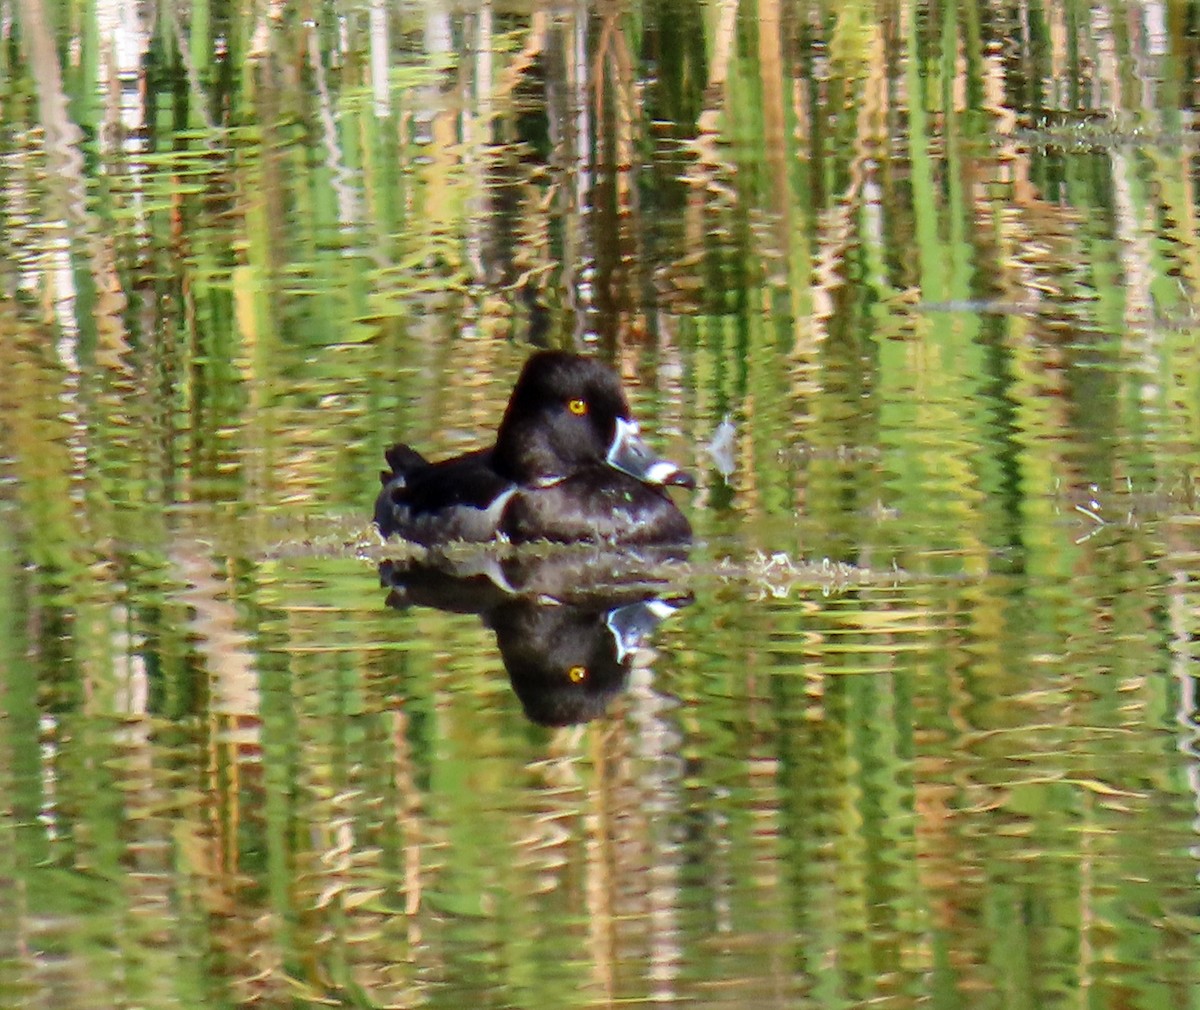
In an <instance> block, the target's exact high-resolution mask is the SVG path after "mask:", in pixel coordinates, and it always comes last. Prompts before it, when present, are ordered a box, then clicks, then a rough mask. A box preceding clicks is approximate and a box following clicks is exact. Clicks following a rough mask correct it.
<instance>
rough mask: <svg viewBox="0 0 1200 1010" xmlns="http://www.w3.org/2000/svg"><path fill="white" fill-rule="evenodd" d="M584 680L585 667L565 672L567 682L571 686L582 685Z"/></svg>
mask: <svg viewBox="0 0 1200 1010" xmlns="http://www.w3.org/2000/svg"><path fill="white" fill-rule="evenodd" d="M586 679H587V667H586V666H573V667H571V669H569V670H568V671H567V680H569V681H570V682H571V683H572V684H582V683H583V682H584V681H585V680H586Z"/></svg>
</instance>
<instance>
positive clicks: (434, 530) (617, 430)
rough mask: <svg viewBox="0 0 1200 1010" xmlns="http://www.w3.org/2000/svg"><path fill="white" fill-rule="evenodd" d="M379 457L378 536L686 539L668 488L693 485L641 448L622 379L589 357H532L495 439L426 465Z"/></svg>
mask: <svg viewBox="0 0 1200 1010" xmlns="http://www.w3.org/2000/svg"><path fill="white" fill-rule="evenodd" d="M384 458H385V459H386V461H387V469H385V470H381V471H380V474H379V479H380V483H381V485H382V487H381V488H380V491H379V495H378V497H377V498H376V500H375V516H374V518H375V524H376V526H377V527H378V529H379V532H380V534H381V535H382V536H384V537H385V538H386V537H391V536H399V537H402V538H403V539H405V540H409V541H412V542H414V543H417V544H420V545H423V546H427V547H437V546H442V545H447V544H450V543H454V542H458V541H467V542H476V543H480V542H486V541H491V540H499V539H504V540H508V541H510V542H512V543H517V544H521V543H528V542H531V541H537V540H546V541H551V542H557V543H580V542H596V543H607V544H621V545H631V546H636V545H659V544H662V545H670V544H686V543H689V542H690V541H691V537H692V528H691V525H690V523H689V522H688V520H687V518H686V517H685V516H684V514H683V513H682V512H681V511H680V510H679V507H678V506H677V505H676V504H675V502H674V501H673V500H672V499H671V496H670V494H669V493H668V488H671V487H682V488H694V487H695V486H696V484H695V480H694V479H693V478H692V476H691V475H690V474H689V473H687V472H686V471H685V470H683V469H682V468H681V467H680V466H678V465H677V464H676V463H673V462H671V461H670V460H668V459H664V458H663V457H661V456H659V455H658V454H656V453H655V452H654V451H653V450H652V449H651V448H650V447H649V445H647V444H646V442H645V441H644V440H643V438H642V436H641V431H640V429H639V427H638V424H637V422H636V421H635V420H634V419H633V415H632V411H631V410H630V408H629V400H628V399H627V398H626V396H625V391H624V389H623V388H622V385H621V380H620V377H619V376H618V375H617V373H616V372H615V371H614V370H613V369H612V368H611V367H609V366H608V365H606V364H605V363H604V362H602V361H599V360H597V359H595V358H590V357H587V356H585V355H581V354H575V353H572V352H569V351H538V352H536V353H535V354H533V355H531V356H530V357H529V358H528V359H527V360H526V362H525V365H524V367H523V368H522V369H521V373H520V375H519V376H518V377H517V381H516V384H515V385H514V386H513V391H512V394H511V396H510V397H509V400H508V405H507V407H506V408H505V410H504V414H503V415H502V417H501V419H500V424H499V427H498V428H497V430H496V437H495V441H494V442H493V444H492V445H490V446H486V447H484V448H481V449H476V450H474V451H471V452H466V453H463V454H462V455H459V456H453V457H451V458H449V459H443V460H438V461H436V462H433V461H430V460H428V459H426V458H425V457H424V456H423V455H422V454H421V453H419V452H418V451H417V450H415V449H413V448H412V447H410V446H408V445H405V444H402V443H401V444H396V445H393V446H391V448H389V449H388V450H387V451H386V452H385V453H384Z"/></svg>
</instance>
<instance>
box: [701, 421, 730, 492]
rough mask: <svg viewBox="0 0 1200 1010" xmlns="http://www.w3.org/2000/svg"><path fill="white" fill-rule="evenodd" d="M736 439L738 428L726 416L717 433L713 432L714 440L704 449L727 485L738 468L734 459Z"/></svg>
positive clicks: (718, 426)
mask: <svg viewBox="0 0 1200 1010" xmlns="http://www.w3.org/2000/svg"><path fill="white" fill-rule="evenodd" d="M736 438H737V428H736V427H735V426H734V423H733V422H732V421H731V420H729V415H728V414H726V415H725V417H724V419H723V420H722V421H721V423H720V424H718V425H717V429H716V431H714V432H713V437H712V440H711V441H710V442H709V443H708V444H707V445H706V446H705V447H704V451H705V452H707V453H708V454H709V455H710V456H711V457H712V461H713V465H714V466H715V467H716V468H717V473H719V474H720V475H721V476H722V477H723V478H724V479H725V483H726V484H728V483H729V478H730V476H731V475H732V474H733V471H734V470H735V469H736V468H737V461H736V460H735V458H734V440H735V439H736Z"/></svg>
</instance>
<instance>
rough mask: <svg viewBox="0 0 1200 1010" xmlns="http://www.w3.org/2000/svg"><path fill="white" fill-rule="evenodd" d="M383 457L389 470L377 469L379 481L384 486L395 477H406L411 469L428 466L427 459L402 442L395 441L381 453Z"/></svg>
mask: <svg viewBox="0 0 1200 1010" xmlns="http://www.w3.org/2000/svg"><path fill="white" fill-rule="evenodd" d="M383 458H384V459H386V460H387V465H388V466H389V467H391V469H390V470H380V471H379V483H380V484H383V485H385V486H386V485H387V484H390V483H392V481H394V480H395V479H396V478H397V477H400V478H405V477H408V476H409V475H410V474H411V473H413V471H415V470H420V469H421V468H422V467H426V466H429V460H427V459H426V458H425V457H424V456H422V455H421V454H420V453H419V452H417V450H416V449H414V448H412V447H411V446H407V445H405V444H404V443H403V442H397V443H396V444H395V445H393V446H392V447H391V448H390V449H387V450H386V451H385V452H384V454H383Z"/></svg>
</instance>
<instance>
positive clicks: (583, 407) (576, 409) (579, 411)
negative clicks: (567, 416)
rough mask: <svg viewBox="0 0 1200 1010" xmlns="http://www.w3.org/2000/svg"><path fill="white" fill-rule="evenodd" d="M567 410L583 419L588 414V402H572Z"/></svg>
mask: <svg viewBox="0 0 1200 1010" xmlns="http://www.w3.org/2000/svg"><path fill="white" fill-rule="evenodd" d="M567 410H569V411H570V412H571V413H572V414H574V415H575V416H576V417H583V415H584V414H586V413H587V400H571V401H570V402H569V403H568V404H567Z"/></svg>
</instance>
